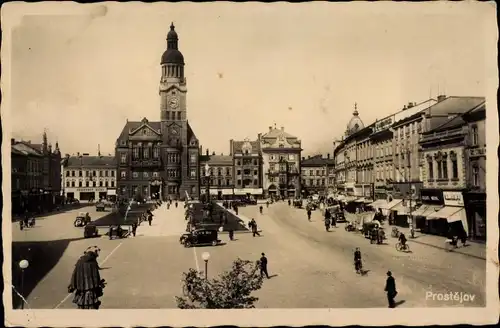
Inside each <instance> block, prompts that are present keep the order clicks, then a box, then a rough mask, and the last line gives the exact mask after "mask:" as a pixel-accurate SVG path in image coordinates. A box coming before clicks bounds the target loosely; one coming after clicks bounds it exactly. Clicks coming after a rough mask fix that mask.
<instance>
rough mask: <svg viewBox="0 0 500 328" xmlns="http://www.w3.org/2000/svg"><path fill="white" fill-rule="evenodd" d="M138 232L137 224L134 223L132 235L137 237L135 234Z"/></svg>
mask: <svg viewBox="0 0 500 328" xmlns="http://www.w3.org/2000/svg"><path fill="white" fill-rule="evenodd" d="M136 232H137V223H136V222H134V223H132V235H133V236H134V237H135V233H136Z"/></svg>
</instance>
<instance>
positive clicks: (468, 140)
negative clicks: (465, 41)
mask: <svg viewBox="0 0 500 328" xmlns="http://www.w3.org/2000/svg"><path fill="white" fill-rule="evenodd" d="M440 105H441V106H440ZM438 106H440V107H445V106H446V108H440V109H441V111H433V116H431V117H428V118H427V128H430V129H429V130H428V131H425V132H422V135H421V139H420V149H421V156H420V159H421V163H420V164H421V165H420V167H421V176H422V180H423V187H424V189H423V192H424V193H426V192H428V191H433V192H434V193H439V195H440V197H439V198H441V199H442V204H441V205H443V207H442V208H440V209H439V211H435V212H434V213H430V214H429V215H426V217H427V218H428V219H429V220H430V221H433V220H436V219H437V220H439V219H441V220H446V221H447V222H448V223H451V222H455V221H461V222H462V224H463V227H464V228H465V230H466V231H467V232H468V234H469V236H471V237H473V238H479V239H484V238H485V235H486V194H485V179H484V176H485V174H484V173H485V163H486V161H485V149H486V140H485V138H484V136H485V134H484V120H485V112H486V109H485V99H484V98H481V97H474V98H471V97H450V98H447V99H446V100H443V103H442V104H440V103H438V104H436V105H435V106H434V107H438ZM436 112H437V113H443V114H444V113H446V112H447V113H448V114H447V115H438V114H436ZM481 125H482V126H483V128H482V130H483V132H482V135H481V136H480V133H479V127H480V126H481ZM481 168H482V170H481ZM465 199H468V200H473V201H472V202H471V203H472V204H474V205H473V206H470V207H469V206H466V203H465ZM472 204H471V205H472ZM466 207H468V210H466ZM428 223H430V225H433V223H432V222H428ZM439 228H443V229H446V228H447V225H446V224H443V223H441V224H440V226H439V227H437V226H436V225H434V226H433V227H431V230H437V231H436V232H438V233H445V232H446V231H439Z"/></svg>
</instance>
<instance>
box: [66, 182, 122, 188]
mask: <svg viewBox="0 0 500 328" xmlns="http://www.w3.org/2000/svg"><path fill="white" fill-rule="evenodd" d="M98 185H99V187H111V188H114V187H115V182H114V181H99V182H97V181H92V184H91V183H90V181H85V187H97V186H98ZM66 187H68V188H69V187H76V182H75V181H66ZM78 187H84V183H83V181H78Z"/></svg>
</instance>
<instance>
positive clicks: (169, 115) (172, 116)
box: [165, 111, 182, 121]
mask: <svg viewBox="0 0 500 328" xmlns="http://www.w3.org/2000/svg"><path fill="white" fill-rule="evenodd" d="M165 119H166V120H178V121H180V120H181V119H182V114H181V112H173V111H165Z"/></svg>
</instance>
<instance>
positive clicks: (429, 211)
mask: <svg viewBox="0 0 500 328" xmlns="http://www.w3.org/2000/svg"><path fill="white" fill-rule="evenodd" d="M441 208H443V206H440V205H428V207H427V208H426V209H425V210H424V211H423V212H422V214H420V216H425V217H426V218H428V216H429V215H430V214H434V213H436V212H438V211H439V210H440V209H441ZM431 220H432V218H431Z"/></svg>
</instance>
